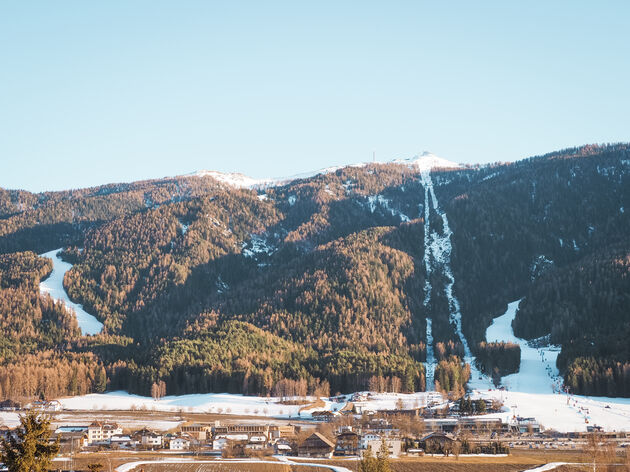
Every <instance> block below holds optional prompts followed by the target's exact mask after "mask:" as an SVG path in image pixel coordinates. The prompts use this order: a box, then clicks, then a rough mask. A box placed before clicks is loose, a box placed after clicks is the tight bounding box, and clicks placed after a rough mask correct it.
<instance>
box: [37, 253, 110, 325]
mask: <svg viewBox="0 0 630 472" xmlns="http://www.w3.org/2000/svg"><path fill="white" fill-rule="evenodd" d="M61 251H62V248H59V249H55V250H54V251H49V252H46V253H44V254H40V257H47V258H48V259H51V260H52V263H53V270H52V272H51V273H50V275H49V276H48V278H47V279H45V280H42V281H41V282H40V284H39V291H40V293H41V294H42V295H46V294H47V295H50V296H51V297H52V298H53V299H54V300H57V301H61V302H63V304H64V305H65V306H66V309H68V310H69V311H71V312H73V313H74V314H75V315H76V317H77V323H78V324H79V328H80V329H81V333H82V334H83V335H86V334H87V335H94V334H98V333H100V332H101V331H102V330H103V323H101V322H100V321H99V320H97V319H96V318H95V317H94V316H92V315H90V314H89V313H88V312H86V311H85V310H84V309H83V306H82V305H79V304H76V303H74V302H72V301H71V300H70V297H68V294H67V293H66V289H65V288H64V287H63V276H64V275H65V274H66V272H68V271H69V270H70V269H71V268H72V264H69V263H67V262H64V261H62V260H61V258H60V257H59V253H60V252H61Z"/></svg>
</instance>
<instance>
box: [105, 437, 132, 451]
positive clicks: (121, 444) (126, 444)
mask: <svg viewBox="0 0 630 472" xmlns="http://www.w3.org/2000/svg"><path fill="white" fill-rule="evenodd" d="M133 445H134V441H133V440H132V439H131V437H130V436H127V435H122V434H116V435H115V436H112V437H111V438H109V446H110V447H111V448H112V449H121V448H123V449H126V448H130V447H132V446H133Z"/></svg>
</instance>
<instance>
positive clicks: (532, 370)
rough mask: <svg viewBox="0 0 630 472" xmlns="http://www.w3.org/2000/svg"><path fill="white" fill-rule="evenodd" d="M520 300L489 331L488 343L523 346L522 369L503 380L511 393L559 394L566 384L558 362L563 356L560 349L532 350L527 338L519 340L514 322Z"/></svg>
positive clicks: (511, 304) (555, 347) (545, 347)
mask: <svg viewBox="0 0 630 472" xmlns="http://www.w3.org/2000/svg"><path fill="white" fill-rule="evenodd" d="M519 303H520V300H517V301H515V302H512V303H510V304H509V305H508V308H507V310H506V311H505V313H504V314H503V315H501V316H499V317H497V318H495V319H494V320H493V322H492V324H491V325H490V326H488V329H487V330H486V341H487V342H501V341H503V342H511V343H515V344H518V345H519V346H521V366H520V369H519V371H518V372H517V373H514V374H510V375H507V376H505V377H503V378H502V379H501V384H502V385H504V386H505V387H506V388H507V389H509V390H514V391H517V392H524V393H554V392H559V391H560V390H561V389H560V386H561V384H562V379H561V378H560V373H559V372H558V368H557V367H556V360H557V358H558V354H560V348H559V347H558V346H544V347H538V348H534V347H531V346H530V345H529V344H528V342H527V341H526V340H525V339H521V338H517V337H516V336H515V335H514V330H513V329H512V321H513V320H514V317H515V316H516V312H517V311H518V305H519Z"/></svg>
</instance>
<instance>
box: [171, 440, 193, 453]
mask: <svg viewBox="0 0 630 472" xmlns="http://www.w3.org/2000/svg"><path fill="white" fill-rule="evenodd" d="M168 448H169V449H170V450H171V451H184V450H187V449H189V448H190V441H189V440H188V439H184V438H173V439H171V440H170V442H169V443H168Z"/></svg>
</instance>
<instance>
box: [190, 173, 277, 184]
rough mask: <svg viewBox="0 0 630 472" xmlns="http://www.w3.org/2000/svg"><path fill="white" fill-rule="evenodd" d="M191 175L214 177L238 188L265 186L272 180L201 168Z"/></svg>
mask: <svg viewBox="0 0 630 472" xmlns="http://www.w3.org/2000/svg"><path fill="white" fill-rule="evenodd" d="M188 176H189V177H212V178H213V179H215V180H218V181H219V182H222V183H224V184H227V185H230V186H232V187H237V188H251V187H257V186H264V185H266V184H268V183H270V182H271V180H269V179H253V178H251V177H248V176H247V175H245V174H241V173H238V172H219V171H217V170H200V171H197V172H194V173H192V174H188Z"/></svg>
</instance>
